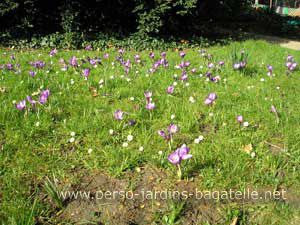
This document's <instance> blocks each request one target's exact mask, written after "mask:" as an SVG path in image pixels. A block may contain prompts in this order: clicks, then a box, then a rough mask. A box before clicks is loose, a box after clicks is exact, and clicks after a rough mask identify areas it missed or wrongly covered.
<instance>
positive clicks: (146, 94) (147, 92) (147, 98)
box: [144, 91, 152, 103]
mask: <svg viewBox="0 0 300 225" xmlns="http://www.w3.org/2000/svg"><path fill="white" fill-rule="evenodd" d="M144 96H145V98H146V100H147V102H148V103H149V102H150V98H151V97H152V91H145V92H144Z"/></svg>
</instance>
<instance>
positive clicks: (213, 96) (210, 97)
mask: <svg viewBox="0 0 300 225" xmlns="http://www.w3.org/2000/svg"><path fill="white" fill-rule="evenodd" d="M216 99H217V95H216V93H215V92H210V93H209V94H208V96H207V97H206V98H205V101H204V103H205V104H206V105H212V104H213V103H214V102H215V100H216Z"/></svg>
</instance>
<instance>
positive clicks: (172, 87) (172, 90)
mask: <svg viewBox="0 0 300 225" xmlns="http://www.w3.org/2000/svg"><path fill="white" fill-rule="evenodd" d="M167 92H168V94H173V92H174V86H173V85H170V86H169V87H168V89H167Z"/></svg>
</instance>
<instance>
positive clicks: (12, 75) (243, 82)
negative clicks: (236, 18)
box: [0, 40, 300, 225]
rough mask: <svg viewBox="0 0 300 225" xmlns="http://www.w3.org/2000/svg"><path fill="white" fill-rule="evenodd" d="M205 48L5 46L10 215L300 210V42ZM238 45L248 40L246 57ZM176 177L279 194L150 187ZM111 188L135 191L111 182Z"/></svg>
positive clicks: (94, 217) (189, 185)
mask: <svg viewBox="0 0 300 225" xmlns="http://www.w3.org/2000/svg"><path fill="white" fill-rule="evenodd" d="M205 50H206V51H201V52H200V51H199V49H186V50H184V52H185V53H186V55H185V56H184V58H181V57H180V56H179V52H180V51H175V50H174V51H171V50H170V51H167V52H166V56H165V57H164V56H161V52H159V51H153V52H154V55H155V56H154V59H152V58H150V57H149V53H150V51H144V52H134V51H125V53H124V54H123V55H122V54H120V53H119V52H118V49H114V48H111V49H108V50H107V51H106V52H100V51H88V50H80V51H76V50H58V52H57V54H55V55H53V56H50V55H49V51H50V50H28V51H26V50H23V51H20V50H11V49H10V50H7V49H0V65H1V64H2V65H4V64H5V66H2V69H0V223H1V222H2V223H3V224H233V225H235V224H266V225H269V224H280V225H281V224H300V217H299V213H300V193H299V190H300V188H299V187H300V174H299V169H300V114H299V109H300V108H299V105H300V98H299V94H300V70H299V65H297V67H296V68H295V69H293V68H292V69H291V70H293V71H289V72H287V71H288V69H287V66H286V61H287V57H288V55H291V56H293V57H294V60H295V62H297V63H298V64H299V63H300V52H299V51H298V52H297V51H293V50H288V49H284V48H281V47H278V46H276V45H272V44H268V43H267V42H264V41H251V40H249V41H246V42H241V43H232V44H230V45H226V46H215V47H211V48H208V49H205ZM242 50H244V51H245V53H244V54H243V53H241V51H242ZM234 52H236V53H238V55H247V54H249V58H248V60H247V65H246V66H245V67H244V68H240V69H234V68H233V63H239V61H235V62H233V60H232V55H233V53H234ZM106 53H107V54H108V55H105V54H106ZM136 54H139V56H140V58H138V57H135V55H136ZM210 54H211V55H210ZM12 55H14V57H13V56H12ZM72 56H76V57H77V60H78V66H76V60H75V58H73V65H74V66H72V65H71V64H70V59H71V57H72ZM95 57H99V58H101V63H100V61H99V62H98V59H97V58H95ZM116 57H117V58H118V59H117V60H116ZM62 58H63V59H64V60H62ZM128 59H130V63H129V61H127V60H128ZM161 59H163V60H161ZM164 59H166V60H167V61H166V60H164ZM122 60H124V62H123V64H122V63H120V62H122ZM159 60H160V61H161V62H162V64H158V63H156V62H157V61H159ZM188 61H189V62H190V65H188V63H185V65H184V63H183V66H182V67H183V68H180V67H181V66H180V63H181V62H188ZM221 61H223V62H224V65H220V62H221ZM289 61H290V62H293V59H291V58H290V59H289ZM211 63H212V64H213V65H212V64H211ZM8 64H13V66H12V65H8ZM18 64H19V65H18ZM93 64H95V65H93ZM178 65H179V66H178ZM268 65H272V67H273V68H269V69H268V68H267V66H268ZM84 69H90V70H85V73H83V70H84ZM271 70H272V71H271ZM268 71H269V72H270V73H271V74H269V75H271V76H268V75H267V73H268ZM89 72H90V73H89ZM127 73H128V74H127ZM185 73H186V75H187V79H185V77H184V76H185ZM208 73H211V75H209V74H208ZM182 74H183V76H182ZM169 86H172V87H169ZM168 87H169V92H170V93H168V92H167V89H168ZM171 89H174V91H173V93H171V92H172V90H171ZM48 90H49V92H48ZM146 91H150V92H151V93H152V96H150V95H151V94H150V93H149V92H148V94H149V96H145V95H147V92H146ZM145 92H146V93H145ZM213 93H214V94H215V95H216V98H213V97H214V96H213V95H214V94H213ZM27 96H32V100H31V99H30V101H29V100H28V99H27ZM208 96H209V97H208ZM146 97H147V98H146ZM23 100H26V106H25V107H24V105H22V103H23V102H21V101H23ZM35 101H36V102H35ZM205 101H206V103H211V104H205ZM30 102H31V103H30ZM20 103H21V104H20ZM23 104H24V103H23ZM272 106H274V107H275V108H271V107H272ZM153 107H154V108H153ZM271 109H273V110H271ZM117 110H120V111H117ZM239 115H241V116H242V117H239V120H240V122H239V121H238V120H237V116H239ZM171 124H173V126H170V125H171ZM184 144H185V145H186V146H185V145H184ZM188 148H189V152H188ZM177 149H180V150H181V152H182V151H183V152H184V153H182V154H181V153H178V154H175V153H174V154H172V155H170V154H171V153H172V152H175V151H176V150H177ZM190 155H192V157H190ZM168 156H169V157H168ZM187 158H188V159H187ZM171 161H172V162H173V164H172V162H171ZM176 163H177V164H176ZM179 165H180V166H179ZM179 168H181V176H180V177H179V175H178V174H179V172H178V171H179ZM165 190H168V191H169V192H171V193H172V192H175V191H180V192H181V193H182V192H184V191H185V193H195V190H198V191H202V193H212V192H213V191H215V193H217V191H219V193H220V192H222V191H223V193H225V191H227V192H229V191H234V193H237V192H238V191H242V192H244V191H245V190H250V191H256V192H257V193H258V194H259V195H260V196H263V195H264V193H266V192H270V193H271V192H272V193H273V192H276V191H277V192H280V193H281V197H280V198H278V199H263V200H261V198H260V200H256V199H247V200H245V199H244V201H243V200H239V199H238V198H237V197H235V198H234V199H228V198H225V199H219V201H217V200H216V199H213V196H210V197H207V199H197V198H196V196H195V195H189V197H188V198H185V197H184V196H182V195H181V196H180V199H175V198H171V197H168V198H167V199H166V198H164V197H162V196H160V197H159V198H158V197H157V196H153V195H152V196H150V191H152V193H153V191H157V193H158V192H160V193H162V191H165ZM71 191H74V193H79V195H80V196H77V199H76V197H74V196H71V195H70V194H68V193H71ZM113 191H123V192H124V193H126V194H127V196H125V197H124V198H122V197H120V195H121V194H120V193H119V198H113V197H110V198H109V197H108V196H106V197H105V198H104V197H103V198H101V196H100V195H101V193H105V192H107V193H108V192H113ZM146 191H149V193H148V194H149V195H148V197H147V196H145V195H144V196H141V193H145V192H146ZM283 191H285V192H283ZM62 193H65V195H66V196H63V194H62ZM82 193H84V194H88V193H89V194H90V196H88V197H87V196H81V194H82ZM282 193H284V194H285V195H284V196H282ZM132 195H134V198H132V199H131V197H132ZM145 197H146V198H145ZM198 197H199V196H198Z"/></svg>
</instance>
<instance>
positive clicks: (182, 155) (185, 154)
mask: <svg viewBox="0 0 300 225" xmlns="http://www.w3.org/2000/svg"><path fill="white" fill-rule="evenodd" d="M189 151H190V149H189V148H188V147H187V146H186V145H182V146H181V147H180V148H178V149H177V150H176V151H175V152H173V153H171V154H169V155H168V160H169V161H170V162H171V163H172V164H174V165H177V164H180V163H181V161H182V160H186V159H189V158H191V157H192V155H191V154H189Z"/></svg>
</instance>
